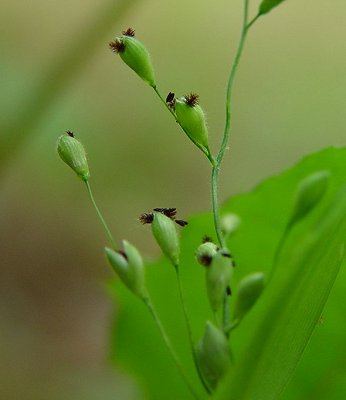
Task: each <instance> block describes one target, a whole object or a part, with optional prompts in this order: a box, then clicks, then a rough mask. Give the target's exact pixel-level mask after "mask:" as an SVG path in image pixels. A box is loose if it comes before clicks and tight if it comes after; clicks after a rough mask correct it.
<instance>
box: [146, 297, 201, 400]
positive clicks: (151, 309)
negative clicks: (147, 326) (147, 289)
mask: <svg viewBox="0 0 346 400" xmlns="http://www.w3.org/2000/svg"><path fill="white" fill-rule="evenodd" d="M143 301H144V304H145V305H146V307H147V308H148V310H149V312H150V314H151V316H152V317H153V319H154V321H155V323H156V326H157V327H158V329H159V331H160V334H161V336H162V339H163V341H164V343H165V345H166V347H167V349H168V351H169V353H170V355H171V357H172V359H173V361H174V363H175V365H176V367H177V369H178V371H179V373H180V376H181V377H182V379H183V380H184V382H185V384H186V386H187V387H188V389H189V390H190V392H191V394H192V395H193V397H194V398H195V399H196V400H199V399H200V396H199V395H198V394H197V391H196V390H195V389H194V387H193V385H192V383H191V382H190V379H189V377H188V376H187V375H186V372H185V370H184V368H183V366H182V364H181V362H180V360H179V358H178V356H177V354H176V352H175V350H174V348H173V346H172V343H171V341H170V340H169V338H168V336H167V333H166V331H165V328H164V327H163V325H162V322H161V320H160V317H159V316H158V314H157V312H156V310H155V307H154V305H153V303H152V301H151V299H150V297H147V298H145V299H143Z"/></svg>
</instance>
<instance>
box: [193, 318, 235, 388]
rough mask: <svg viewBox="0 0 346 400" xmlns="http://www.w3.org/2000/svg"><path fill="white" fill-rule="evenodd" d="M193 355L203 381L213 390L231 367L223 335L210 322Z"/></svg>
mask: <svg viewBox="0 0 346 400" xmlns="http://www.w3.org/2000/svg"><path fill="white" fill-rule="evenodd" d="M195 354H196V361H197V365H198V368H199V371H200V373H201V375H202V377H203V379H204V380H205V382H206V383H207V384H208V386H209V387H210V388H211V389H212V390H215V389H216V387H217V384H218V383H219V381H220V380H221V379H222V377H223V376H224V375H225V373H226V372H227V371H228V369H229V368H230V366H231V356H230V350H229V347H228V342H227V339H226V336H225V334H224V333H223V332H222V331H221V330H220V329H218V328H217V327H216V326H215V325H213V324H212V323H211V322H210V321H207V323H206V327H205V331H204V335H203V337H202V339H201V340H200V341H199V342H198V343H197V346H196V350H195Z"/></svg>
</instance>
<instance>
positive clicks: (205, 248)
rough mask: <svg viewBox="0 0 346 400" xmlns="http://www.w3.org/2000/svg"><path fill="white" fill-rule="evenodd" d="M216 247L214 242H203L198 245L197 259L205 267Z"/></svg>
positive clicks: (213, 254) (215, 251) (216, 249)
mask: <svg viewBox="0 0 346 400" xmlns="http://www.w3.org/2000/svg"><path fill="white" fill-rule="evenodd" d="M217 251H218V247H217V246H216V244H215V243H212V242H205V243H202V244H201V245H199V246H198V248H197V251H196V259H197V261H198V262H199V263H200V264H201V265H204V266H206V267H208V266H210V264H211V262H212V260H213V257H214V256H215V255H216V254H217Z"/></svg>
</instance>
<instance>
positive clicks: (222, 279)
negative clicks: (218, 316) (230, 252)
mask: <svg viewBox="0 0 346 400" xmlns="http://www.w3.org/2000/svg"><path fill="white" fill-rule="evenodd" d="M232 273H233V267H232V261H231V258H229V257H227V256H225V255H224V254H222V253H221V252H218V253H217V254H216V255H215V256H214V257H213V259H212V262H211V264H210V266H209V267H207V268H206V275H205V277H206V285H207V293H208V299H209V303H210V305H211V308H212V310H213V311H214V313H216V312H217V311H218V310H219V309H220V307H221V305H222V304H223V300H224V296H225V294H226V290H227V288H228V286H229V283H230V279H231V277H232Z"/></svg>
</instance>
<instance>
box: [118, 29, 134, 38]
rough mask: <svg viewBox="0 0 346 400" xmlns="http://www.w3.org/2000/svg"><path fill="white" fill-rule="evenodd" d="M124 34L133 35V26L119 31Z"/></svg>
mask: <svg viewBox="0 0 346 400" xmlns="http://www.w3.org/2000/svg"><path fill="white" fill-rule="evenodd" d="M121 33H122V34H123V35H124V36H131V37H135V30H134V29H133V28H127V29H126V31H122V32H121Z"/></svg>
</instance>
